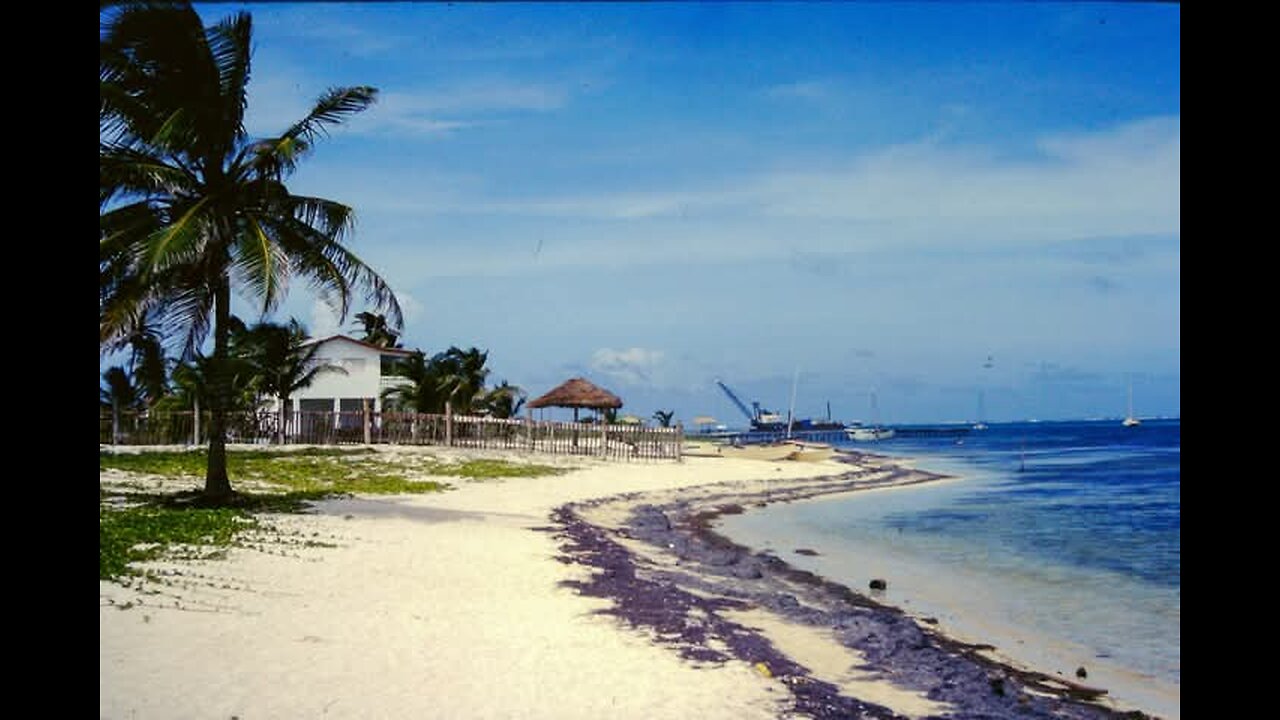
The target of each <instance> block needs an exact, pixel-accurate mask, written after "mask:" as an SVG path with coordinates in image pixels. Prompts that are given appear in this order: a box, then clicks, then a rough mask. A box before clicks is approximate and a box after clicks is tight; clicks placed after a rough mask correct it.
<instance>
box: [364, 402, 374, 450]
mask: <svg viewBox="0 0 1280 720" xmlns="http://www.w3.org/2000/svg"><path fill="white" fill-rule="evenodd" d="M363 403H364V444H365V445H371V444H372V443H373V433H372V427H371V426H370V423H369V420H370V418H369V398H364V399H363Z"/></svg>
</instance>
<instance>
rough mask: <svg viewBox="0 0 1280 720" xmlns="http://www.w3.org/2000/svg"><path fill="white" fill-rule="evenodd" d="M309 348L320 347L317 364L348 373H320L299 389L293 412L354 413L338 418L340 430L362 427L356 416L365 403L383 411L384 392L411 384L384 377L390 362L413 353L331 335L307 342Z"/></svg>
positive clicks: (404, 380) (375, 410)
mask: <svg viewBox="0 0 1280 720" xmlns="http://www.w3.org/2000/svg"><path fill="white" fill-rule="evenodd" d="M306 344H307V345H312V344H315V345H319V346H320V348H319V350H317V351H316V354H315V361H316V362H317V363H319V364H321V365H336V366H338V367H340V368H342V369H343V370H345V371H346V374H343V373H339V372H321V373H319V374H317V375H316V377H315V379H314V380H313V381H312V383H311V385H310V386H308V387H305V388H303V389H301V390H298V391H297V392H295V393H294V394H293V396H292V397H291V398H290V403H291V404H292V405H293V407H291V408H290V410H291V411H293V412H295V413H296V412H299V411H301V412H304V413H313V412H333V413H352V414H351V415H340V416H338V425H339V426H340V427H359V426H360V424H361V422H362V420H361V419H360V418H359V417H358V416H356V415H355V414H354V413H361V412H363V410H364V406H365V401H366V400H367V401H368V402H369V409H370V410H372V411H374V412H381V411H382V391H383V390H385V389H387V388H390V387H395V386H396V385H403V384H409V382H410V381H409V380H407V379H405V378H403V377H397V376H394V375H385V374H383V373H384V370H385V366H386V364H387V361H392V360H398V359H401V358H407V357H409V356H411V355H413V351H411V350H400V349H397V348H384V347H379V346H377V345H371V344H369V343H366V342H361V341H360V340H356V339H355V338H350V337H347V336H346V335H332V336H330V337H327V338H323V339H313V340H308V341H307V343H306Z"/></svg>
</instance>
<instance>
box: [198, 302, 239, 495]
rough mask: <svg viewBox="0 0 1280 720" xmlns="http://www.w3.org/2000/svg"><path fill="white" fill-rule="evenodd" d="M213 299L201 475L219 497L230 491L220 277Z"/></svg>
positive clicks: (226, 309) (226, 324) (225, 308)
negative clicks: (205, 465)
mask: <svg viewBox="0 0 1280 720" xmlns="http://www.w3.org/2000/svg"><path fill="white" fill-rule="evenodd" d="M216 292H217V294H216V295H215V296H214V301H213V308H214V309H213V363H212V370H213V377H212V378H211V380H212V382H211V383H210V385H211V388H210V389H211V390H212V392H211V393H210V396H211V397H210V398H209V399H210V401H211V403H210V404H211V405H212V407H210V408H209V410H210V411H211V412H210V419H209V468H208V473H207V474H206V475H205V478H204V495H205V497H207V498H214V499H221V498H226V497H229V496H230V495H231V494H232V490H231V479H230V478H228V477H227V404H228V401H229V399H230V398H229V397H228V396H229V395H230V392H229V390H230V388H229V387H228V385H229V382H230V378H229V377H227V372H226V370H227V368H226V364H227V340H228V338H229V337H230V335H231V327H230V321H231V286H230V284H229V283H228V282H227V278H225V277H224V278H223V279H222V282H221V284H220V286H219V287H218V289H217V291H216Z"/></svg>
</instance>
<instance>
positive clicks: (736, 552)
mask: <svg viewBox="0 0 1280 720" xmlns="http://www.w3.org/2000/svg"><path fill="white" fill-rule="evenodd" d="M859 461H861V462H863V463H867V465H866V466H863V467H859V466H858V465H857V463H858V462H859ZM867 461H870V462H869V463H868V462H867ZM840 462H846V463H848V464H850V465H854V466H855V468H856V469H851V470H847V471H845V472H843V473H840V474H838V475H836V476H834V477H833V476H822V477H815V478H809V479H805V480H790V481H784V482H770V481H767V480H766V481H759V482H757V483H755V484H754V485H755V486H754V487H752V486H751V485H752V484H749V483H743V482H724V483H718V484H715V485H707V486H699V487H694V488H687V489H683V490H679V491H675V492H660V493H651V494H649V495H648V496H647V497H640V496H637V495H636V494H634V493H633V494H624V495H619V496H614V497H608V498H598V499H595V500H591V501H587V502H581V503H569V504H566V505H564V506H562V507H560V508H558V509H557V511H556V515H555V520H556V522H557V524H558V525H559V526H560V527H561V536H562V537H563V538H564V539H565V541H566V542H565V544H564V546H563V547H564V549H565V551H566V553H565V560H572V561H573V562H577V563H581V564H585V565H587V566H588V567H591V568H593V570H595V578H594V579H593V580H591V581H587V582H578V583H574V584H573V586H574V587H575V588H576V589H577V590H578V591H579V592H581V593H583V594H587V595H589V596H592V597H599V598H607V599H610V600H611V601H612V602H613V603H614V605H613V608H612V609H610V610H607V611H603V612H604V613H605V614H608V615H612V616H615V617H617V618H619V619H620V620H622V621H623V622H625V623H627V624H629V625H631V626H633V627H647V628H649V629H650V630H652V631H654V633H655V639H656V640H657V641H658V642H659V643H662V644H674V645H676V646H677V649H678V650H679V652H680V654H681V655H682V656H684V657H687V658H689V659H694V660H704V661H706V660H710V661H723V660H724V659H726V658H730V657H732V658H735V659H738V660H742V661H745V662H748V663H751V664H753V665H755V666H756V667H758V668H759V669H760V670H761V672H764V673H766V674H767V675H770V676H775V677H776V676H782V677H785V678H787V679H788V681H787V682H786V684H787V685H788V687H789V688H790V689H791V691H792V695H793V702H794V703H795V708H796V710H797V711H801V712H804V713H806V714H808V715H810V716H812V717H814V718H820V719H825V718H836V717H848V716H849V715H850V714H851V713H853V714H855V715H862V716H867V717H882V716H883V717H890V716H894V715H895V713H896V714H905V715H908V716H923V715H933V714H935V713H943V712H957V711H959V712H961V713H962V714H968V713H976V714H984V715H990V716H997V717H998V716H1003V715H1006V714H1007V715H1014V714H1016V715H1017V716H1019V717H1079V718H1115V717H1128V718H1138V717H1157V716H1155V715H1148V714H1147V713H1146V712H1144V711H1141V710H1138V709H1136V708H1134V707H1123V708H1122V707H1120V706H1119V703H1117V702H1116V701H1115V700H1114V699H1112V698H1110V697H1108V695H1107V691H1106V690H1105V689H1104V688H1100V687H1092V686H1090V685H1086V684H1083V683H1079V682H1076V681H1074V680H1068V679H1066V678H1063V677H1060V676H1053V675H1050V674H1048V673H1045V672H1042V671H1039V670H1036V669H1033V668H1030V667H1027V666H1024V665H1021V664H1019V663H1016V662H1015V661H1013V660H1012V659H1010V658H1007V657H1003V656H1001V655H1000V654H998V652H997V650H996V648H995V647H993V646H991V645H989V644H985V643H981V642H978V643H971V642H966V641H964V640H961V639H959V638H957V637H954V636H951V635H947V634H945V633H944V632H943V631H941V630H940V629H938V628H937V627H935V626H936V623H937V620H936V619H934V618H927V617H925V618H921V617H916V616H913V615H912V614H911V613H910V612H908V611H906V610H904V609H902V608H899V607H897V606H894V605H891V604H886V603H881V602H879V601H877V600H876V599H875V598H874V597H872V595H874V594H875V591H874V590H873V591H871V594H870V595H868V594H864V593H859V592H857V591H854V590H853V589H851V588H849V587H848V586H845V585H842V584H840V583H837V582H834V581H832V580H829V579H827V578H825V577H822V576H819V575H817V574H815V573H812V572H809V571H807V570H803V569H800V568H797V567H795V566H793V565H792V564H790V563H788V562H786V561H785V560H783V559H781V558H779V557H777V556H776V555H774V554H773V553H772V552H770V551H763V552H757V551H755V550H753V549H752V548H749V547H747V546H744V545H741V544H738V543H736V542H734V541H733V540H732V539H730V538H728V537H727V536H725V535H723V534H721V533H720V532H718V531H717V530H716V529H715V527H714V524H715V521H716V519H718V518H719V517H721V516H724V515H730V514H740V513H742V512H744V511H746V508H747V507H750V506H755V507H763V506H766V505H768V504H772V503H779V502H781V503H790V502H799V501H806V500H822V499H824V498H829V497H834V496H836V495H839V494H846V493H852V492H867V491H873V490H885V489H897V488H903V487H910V486H913V485H919V484H923V483H935V482H941V481H946V480H951V479H953V478H952V476H948V475H942V474H938V473H933V472H928V471H923V470H918V469H914V468H913V467H911V466H912V465H914V460H913V459H900V458H893V457H886V456H874V455H870V454H853V455H852V456H851V457H850V458H849V459H848V460H843V461H840ZM610 506H612V507H610ZM620 551H621V552H620ZM810 552H812V551H810ZM761 612H763V613H768V614H769V615H771V616H773V617H775V618H777V619H780V620H781V621H782V623H783V624H784V625H787V626H789V627H788V629H787V630H786V631H785V633H784V634H783V635H779V634H778V632H777V629H776V628H775V629H774V633H773V634H774V636H775V637H773V638H772V640H773V642H772V645H777V644H779V641H783V642H784V644H785V641H786V637H785V635H786V634H788V633H789V634H790V635H793V636H794V634H795V633H796V632H797V631H799V630H800V629H801V628H805V629H808V630H810V631H813V630H817V631H820V632H827V631H829V630H834V632H831V633H828V635H829V638H828V639H829V641H831V642H834V643H835V644H838V645H840V646H843V648H844V649H845V650H846V651H848V653H849V657H853V658H857V659H859V660H861V661H862V663H861V665H860V666H858V668H857V669H858V670H859V671H860V673H861V674H863V675H866V674H870V675H871V676H873V677H877V678H882V679H883V678H892V679H893V683H892V684H893V685H894V686H895V688H894V691H895V692H897V695H896V696H895V697H894V698H893V699H892V700H888V701H886V703H885V704H884V705H879V706H877V705H868V704H867V703H864V702H862V701H860V700H855V699H853V698H852V697H850V696H849V693H848V691H854V692H856V691H857V688H856V683H855V682H854V678H853V677H852V676H851V675H849V674H846V675H845V677H843V678H839V677H837V678H831V677H830V676H831V674H832V673H830V672H828V673H826V674H827V675H828V676H829V677H828V678H827V679H819V678H817V677H815V673H814V672H813V671H812V668H807V667H805V666H803V665H800V664H797V663H796V662H795V661H794V659H793V658H791V657H788V656H787V655H785V654H783V653H781V652H778V651H777V650H771V649H770V648H771V644H770V642H769V640H766V639H765V638H763V637H762V636H760V634H759V633H758V632H756V631H758V630H759V629H760V628H754V629H753V628H752V627H749V626H745V625H744V624H743V623H741V622H735V621H734V620H733V619H732V618H733V617H734V616H735V615H741V616H742V617H751V616H752V613H756V614H755V616H754V617H755V623H754V624H756V625H760V624H766V623H762V622H761V621H760V616H759V613H761ZM691 615H699V616H701V619H700V620H699V622H698V623H696V624H694V625H692V626H690V624H689V623H688V617H689V616H691ZM813 637H814V636H813V634H812V633H810V643H811V644H812V642H813V639H812V638H813ZM793 647H794V645H793ZM761 664H763V666H764V667H760V665H761ZM811 664H817V663H811ZM833 680H834V681H833ZM895 704H896V707H894V705H895ZM944 708H945V710H944ZM885 713H887V714H885Z"/></svg>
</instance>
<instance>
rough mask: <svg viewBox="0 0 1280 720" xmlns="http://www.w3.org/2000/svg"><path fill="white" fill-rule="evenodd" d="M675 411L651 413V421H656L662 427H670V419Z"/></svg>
mask: <svg viewBox="0 0 1280 720" xmlns="http://www.w3.org/2000/svg"><path fill="white" fill-rule="evenodd" d="M675 415H676V411H675V410H656V411H654V413H653V419H654V420H657V421H658V424H659V425H661V426H662V427H664V428H665V427H671V418H673V417H675Z"/></svg>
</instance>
